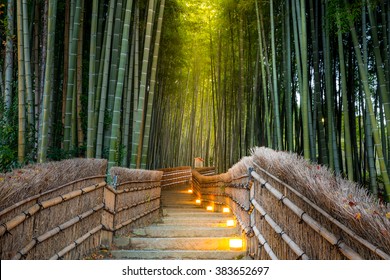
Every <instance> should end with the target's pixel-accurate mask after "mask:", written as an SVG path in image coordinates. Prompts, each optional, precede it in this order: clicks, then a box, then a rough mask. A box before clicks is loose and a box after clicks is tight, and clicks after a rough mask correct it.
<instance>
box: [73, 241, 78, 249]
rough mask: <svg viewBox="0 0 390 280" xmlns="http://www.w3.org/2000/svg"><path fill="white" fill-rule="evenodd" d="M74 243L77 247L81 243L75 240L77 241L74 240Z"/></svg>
mask: <svg viewBox="0 0 390 280" xmlns="http://www.w3.org/2000/svg"><path fill="white" fill-rule="evenodd" d="M73 243H74V246H75V248H77V246H79V243H77V241H76V240H75V241H73Z"/></svg>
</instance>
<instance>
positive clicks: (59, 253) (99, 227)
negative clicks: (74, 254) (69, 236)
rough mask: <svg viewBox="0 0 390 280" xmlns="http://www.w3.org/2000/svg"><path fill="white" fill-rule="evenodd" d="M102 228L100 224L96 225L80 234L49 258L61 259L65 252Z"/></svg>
mask: <svg viewBox="0 0 390 280" xmlns="http://www.w3.org/2000/svg"><path fill="white" fill-rule="evenodd" d="M102 228H103V226H102V225H98V226H97V227H95V228H93V229H92V230H90V231H89V232H87V233H86V234H84V235H83V236H81V237H80V238H79V239H77V240H75V241H74V242H73V243H72V244H70V245H68V246H66V247H65V248H64V249H62V250H61V251H60V252H58V253H56V254H54V255H53V256H52V257H51V258H50V260H58V259H61V258H62V257H63V256H64V255H65V254H66V253H68V252H70V251H72V250H73V249H74V248H76V247H77V246H78V245H80V244H81V243H83V242H84V241H85V240H87V239H88V238H89V237H91V236H92V235H94V234H95V233H97V232H99V231H100V230H101V229H102Z"/></svg>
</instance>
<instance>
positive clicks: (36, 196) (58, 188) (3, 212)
mask: <svg viewBox="0 0 390 280" xmlns="http://www.w3.org/2000/svg"><path fill="white" fill-rule="evenodd" d="M105 177H106V176H104V175H103V176H102V175H99V176H92V177H88V178H83V179H78V180H75V181H72V182H70V183H67V184H65V185H62V186H59V187H57V188H55V189H51V190H49V191H46V192H43V193H40V194H37V195H34V196H31V197H29V198H26V199H24V200H22V201H20V202H18V203H16V204H14V205H12V206H10V207H8V208H6V209H4V210H2V211H1V212H0V218H1V217H2V216H3V215H5V214H7V213H9V212H10V211H12V210H14V209H15V208H17V207H19V206H21V205H23V204H25V203H28V202H30V201H33V200H37V199H38V198H40V197H42V196H44V195H48V194H50V193H53V192H55V191H58V190H60V189H62V188H66V187H69V186H70V185H73V184H77V183H79V182H83V181H87V180H92V179H100V178H105Z"/></svg>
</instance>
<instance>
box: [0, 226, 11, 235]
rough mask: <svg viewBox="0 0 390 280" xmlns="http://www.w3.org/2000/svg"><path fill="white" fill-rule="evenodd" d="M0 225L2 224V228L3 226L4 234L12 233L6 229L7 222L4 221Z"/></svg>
mask: <svg viewBox="0 0 390 280" xmlns="http://www.w3.org/2000/svg"><path fill="white" fill-rule="evenodd" d="M1 226H2V227H3V228H5V230H4V234H9V235H12V233H11V232H10V231H9V230H8V228H7V224H6V223H3V224H1Z"/></svg>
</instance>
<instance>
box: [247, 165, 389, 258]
mask: <svg viewBox="0 0 390 280" xmlns="http://www.w3.org/2000/svg"><path fill="white" fill-rule="evenodd" d="M253 164H254V165H255V166H256V167H257V168H259V169H260V170H261V172H263V173H265V174H266V175H267V176H269V177H271V178H272V179H273V180H275V181H277V182H278V183H280V184H281V185H283V186H284V187H286V188H288V189H289V190H290V191H291V192H293V193H294V194H295V195H296V196H298V197H299V198H301V199H302V200H303V201H304V202H305V203H307V204H308V205H309V206H310V207H312V208H314V209H315V210H316V211H318V212H319V213H320V214H322V215H323V216H324V217H325V218H327V219H328V220H329V221H330V222H331V223H333V224H334V225H336V226H337V227H339V228H340V229H341V230H343V231H344V232H345V233H347V234H348V235H349V236H350V237H352V238H353V239H355V240H356V241H357V242H359V243H360V244H362V245H363V246H365V247H366V248H367V249H369V250H371V251H372V252H373V253H375V254H377V255H378V256H380V257H381V258H383V259H385V260H390V255H388V254H387V253H385V252H384V251H383V250H381V249H380V248H378V247H377V246H375V245H373V244H372V243H370V242H369V241H367V240H366V239H364V238H362V237H360V236H359V235H357V234H356V233H355V232H353V231H352V230H351V229H349V228H348V227H346V226H345V225H343V224H342V223H340V222H339V221H338V220H336V219H335V218H333V217H332V216H331V215H329V214H328V213H327V212H325V211H324V210H323V209H321V208H320V207H319V206H317V205H316V204H314V203H313V202H311V201H310V200H309V199H308V198H307V197H306V196H304V195H303V194H301V193H300V192H298V191H297V190H295V189H294V188H292V187H291V186H290V185H288V184H286V183H285V182H283V181H282V180H280V179H279V178H277V177H275V176H274V175H272V174H271V173H269V172H267V171H266V170H265V169H263V168H261V167H260V166H259V165H257V164H256V163H255V162H253Z"/></svg>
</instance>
